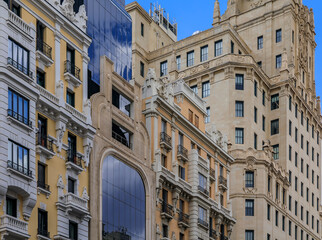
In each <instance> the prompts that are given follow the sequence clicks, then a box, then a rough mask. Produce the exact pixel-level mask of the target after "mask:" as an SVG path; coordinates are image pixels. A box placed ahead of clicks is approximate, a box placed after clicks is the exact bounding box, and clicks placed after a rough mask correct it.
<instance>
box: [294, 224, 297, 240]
mask: <svg viewBox="0 0 322 240" xmlns="http://www.w3.org/2000/svg"><path fill="white" fill-rule="evenodd" d="M294 231H295V232H294V234H295V240H297V226H296V225H295V230H294Z"/></svg>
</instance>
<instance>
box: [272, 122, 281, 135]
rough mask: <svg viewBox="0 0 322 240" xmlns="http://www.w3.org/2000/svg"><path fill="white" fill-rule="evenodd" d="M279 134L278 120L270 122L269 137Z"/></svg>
mask: <svg viewBox="0 0 322 240" xmlns="http://www.w3.org/2000/svg"><path fill="white" fill-rule="evenodd" d="M276 134H279V119H275V120H273V121H271V135H272V136H273V135H276Z"/></svg>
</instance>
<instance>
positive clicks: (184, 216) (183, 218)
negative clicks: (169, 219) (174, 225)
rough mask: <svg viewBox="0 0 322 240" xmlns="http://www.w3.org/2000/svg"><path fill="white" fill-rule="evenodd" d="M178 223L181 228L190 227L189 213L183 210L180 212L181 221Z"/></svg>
mask: <svg viewBox="0 0 322 240" xmlns="http://www.w3.org/2000/svg"><path fill="white" fill-rule="evenodd" d="M178 225H179V227H181V228H188V227H189V215H188V214H185V213H183V212H179V221H178Z"/></svg>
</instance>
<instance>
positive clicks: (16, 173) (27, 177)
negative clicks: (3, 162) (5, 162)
mask: <svg viewBox="0 0 322 240" xmlns="http://www.w3.org/2000/svg"><path fill="white" fill-rule="evenodd" d="M7 171H8V172H9V173H10V174H11V173H13V174H15V175H17V176H19V177H21V178H24V179H25V180H27V181H29V182H31V181H32V180H33V179H34V178H33V177H29V176H27V175H25V174H23V173H21V172H18V171H16V170H14V169H12V168H8V167H7Z"/></svg>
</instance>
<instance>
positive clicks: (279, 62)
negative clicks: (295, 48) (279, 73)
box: [276, 54, 282, 69]
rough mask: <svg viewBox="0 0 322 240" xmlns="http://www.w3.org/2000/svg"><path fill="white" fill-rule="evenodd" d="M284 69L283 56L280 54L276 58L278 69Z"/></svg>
mask: <svg viewBox="0 0 322 240" xmlns="http://www.w3.org/2000/svg"><path fill="white" fill-rule="evenodd" d="M281 67H282V55H281V54H279V55H277V56H276V68H277V69H279V68H281Z"/></svg>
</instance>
